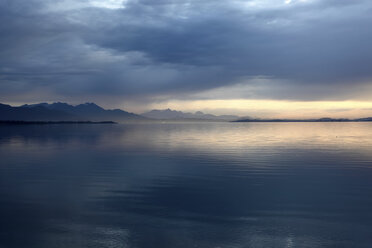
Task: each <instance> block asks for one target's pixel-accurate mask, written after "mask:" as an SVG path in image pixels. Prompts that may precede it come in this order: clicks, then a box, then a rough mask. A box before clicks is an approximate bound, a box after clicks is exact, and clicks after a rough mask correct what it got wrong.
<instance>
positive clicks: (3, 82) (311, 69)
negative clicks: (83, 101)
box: [0, 0, 372, 102]
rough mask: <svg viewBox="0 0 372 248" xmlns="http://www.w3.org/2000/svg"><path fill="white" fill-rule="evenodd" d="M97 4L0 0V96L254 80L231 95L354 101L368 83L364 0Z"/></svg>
mask: <svg viewBox="0 0 372 248" xmlns="http://www.w3.org/2000/svg"><path fill="white" fill-rule="evenodd" d="M102 3H104V2H102V1H101V5H100V6H101V7H97V5H96V4H95V2H94V1H89V0H85V1H83V0H80V1H79V0H75V1H74V0H63V1H62V0H58V1H51V0H29V1H21V0H11V1H10V0H1V1H0V97H1V99H2V101H3V102H4V101H7V100H8V99H16V98H17V97H21V96H22V95H24V94H27V93H30V92H39V94H36V93H35V95H34V96H35V100H36V98H40V100H43V99H45V96H46V95H49V96H64V97H66V98H69V97H71V99H73V98H76V97H78V96H79V95H85V96H91V97H92V98H94V97H98V96H99V97H105V96H110V97H114V98H115V97H116V98H122V97H124V98H139V99H145V98H151V97H156V96H161V95H167V96H169V95H174V96H176V95H178V94H183V95H185V94H188V93H196V92H200V91H205V90H210V89H214V88H218V87H226V86H229V85H234V84H237V83H239V84H242V83H244V82H245V83H246V84H250V83H251V81H250V80H249V79H250V78H256V77H258V76H261V77H262V76H265V77H266V78H268V79H269V80H267V83H266V85H264V86H263V87H261V88H260V89H259V90H256V91H252V92H248V93H247V94H246V95H243V96H240V97H247V98H248V97H250V98H271V99H297V100H298V99H300V100H317V99H325V98H327V97H329V99H361V98H364V97H365V96H366V90H368V89H369V86H370V84H371V83H372V81H371V78H372V70H371V65H372V49H371V45H370V41H371V39H372V31H371V29H370V27H371V24H372V19H371V18H370V16H371V14H372V2H370V1H367V0H364V1H363V0H360V1H348V0H337V1H336V0H324V1H320V0H307V1H305V0H302V1H301V0H297V1H296V0H293V1H292V2H291V3H290V4H285V3H284V0H283V1H281V0H270V1H261V0H250V1H243V0H236V1H218V2H216V1H210V0H204V1H195V0H190V1H175V0H161V1H149V0H128V1H123V8H118V7H119V5H118V3H119V1H117V2H116V3H115V4H116V5H115V6H111V5H107V6H106V7H110V8H104V7H102ZM107 4H109V1H107ZM111 4H112V3H111ZM247 79H248V80H247ZM42 92H43V94H45V95H42ZM225 97H229V96H225ZM230 97H235V96H234V95H231V96H230Z"/></svg>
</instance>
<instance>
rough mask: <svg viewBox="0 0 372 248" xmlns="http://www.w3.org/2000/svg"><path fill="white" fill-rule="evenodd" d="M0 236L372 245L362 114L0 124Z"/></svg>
mask: <svg viewBox="0 0 372 248" xmlns="http://www.w3.org/2000/svg"><path fill="white" fill-rule="evenodd" d="M0 247H1V248H5V247H6V248H8V247H17V248H18V247H27V248H33V247H37V248H44V247H45V248H55V247H68V248H75V247H146V248H147V247H155V248H167V247H180V248H183V247H221V248H222V247H234V248H235V247H265V248H266V247H348V248H349V247H372V123H163V124H160V123H158V124H130V125H45V126H36V125H35V126H21V125H20V126H1V127H0Z"/></svg>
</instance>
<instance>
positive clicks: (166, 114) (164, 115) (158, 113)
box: [141, 109, 239, 121]
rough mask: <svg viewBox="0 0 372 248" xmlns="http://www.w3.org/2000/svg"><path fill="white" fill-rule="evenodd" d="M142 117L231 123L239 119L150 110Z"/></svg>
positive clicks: (235, 117) (225, 116)
mask: <svg viewBox="0 0 372 248" xmlns="http://www.w3.org/2000/svg"><path fill="white" fill-rule="evenodd" d="M141 115H142V116H144V117H147V118H151V119H158V120H185V119H193V120H214V121H231V120H236V119H239V116H236V115H211V114H204V113H203V112H201V111H197V112H195V113H185V112H182V111H176V110H171V109H164V110H151V111H149V112H146V113H143V114H141Z"/></svg>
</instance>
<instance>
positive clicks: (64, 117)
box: [0, 102, 145, 122]
mask: <svg viewBox="0 0 372 248" xmlns="http://www.w3.org/2000/svg"><path fill="white" fill-rule="evenodd" d="M143 119H145V118H144V117H142V116H140V115H136V114H133V113H129V112H126V111H124V110H120V109H114V110H105V109H103V108H102V107H100V106H98V105H96V104H94V103H84V104H79V105H76V106H73V105H70V104H67V103H61V102H55V103H51V104H49V103H38V104H30V105H28V104H25V105H22V106H20V107H12V106H10V105H6V104H0V120H22V121H117V122H120V121H128V120H143Z"/></svg>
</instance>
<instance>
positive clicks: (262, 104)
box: [148, 99, 372, 118]
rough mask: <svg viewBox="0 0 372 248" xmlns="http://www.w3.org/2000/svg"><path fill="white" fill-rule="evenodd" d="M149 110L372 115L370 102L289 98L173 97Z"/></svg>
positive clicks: (270, 115)
mask: <svg viewBox="0 0 372 248" xmlns="http://www.w3.org/2000/svg"><path fill="white" fill-rule="evenodd" d="M148 108H149V109H166V108H170V109H174V110H180V111H188V112H195V111H199V110H201V111H205V112H208V113H213V114H238V115H242V116H244V115H247V116H248V115H251V116H256V117H273V118H277V117H280V118H282V117H287V118H312V117H324V116H329V117H345V118H353V117H355V118H357V117H365V116H372V102H368V101H286V100H247V99H229V100H170V101H166V102H159V103H155V104H151V105H150V106H148Z"/></svg>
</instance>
